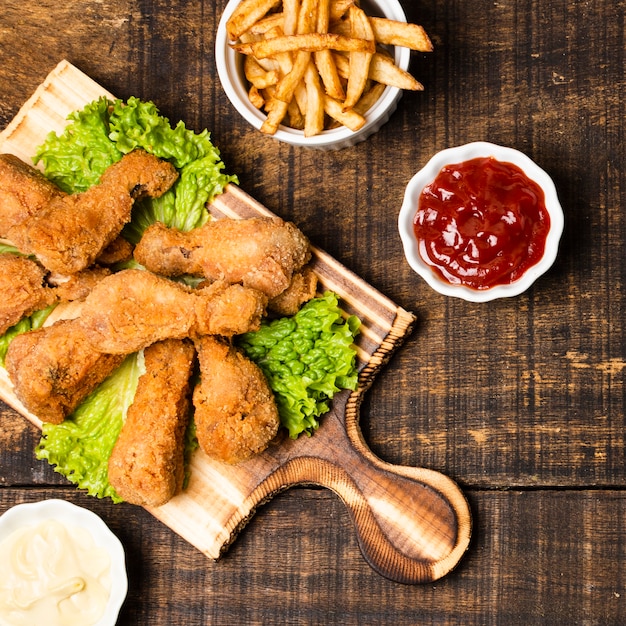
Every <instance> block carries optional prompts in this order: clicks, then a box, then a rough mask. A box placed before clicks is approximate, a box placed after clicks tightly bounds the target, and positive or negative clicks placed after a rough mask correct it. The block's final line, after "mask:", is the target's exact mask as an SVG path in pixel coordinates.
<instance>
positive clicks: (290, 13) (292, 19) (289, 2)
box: [283, 0, 300, 35]
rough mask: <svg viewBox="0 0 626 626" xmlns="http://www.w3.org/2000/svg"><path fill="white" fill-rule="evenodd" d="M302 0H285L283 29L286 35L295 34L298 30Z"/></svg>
mask: <svg viewBox="0 0 626 626" xmlns="http://www.w3.org/2000/svg"><path fill="white" fill-rule="evenodd" d="M299 14H300V0H283V31H284V33H285V35H295V34H296V32H297V31H298V15H299Z"/></svg>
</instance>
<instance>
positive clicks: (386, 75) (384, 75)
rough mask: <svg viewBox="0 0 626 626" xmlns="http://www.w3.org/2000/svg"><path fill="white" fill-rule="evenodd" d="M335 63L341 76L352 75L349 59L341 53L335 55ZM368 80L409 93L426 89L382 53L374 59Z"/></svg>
mask: <svg viewBox="0 0 626 626" xmlns="http://www.w3.org/2000/svg"><path fill="white" fill-rule="evenodd" d="M333 61H334V63H335V66H336V67H337V72H338V73H339V75H340V76H341V77H343V78H347V77H348V76H349V74H350V62H349V59H348V57H346V56H345V55H343V54H340V53H333ZM368 78H369V79H370V80H373V81H376V82H377V83H382V84H383V85H389V86H390V87H398V88H399V89H405V90H407V91H409V90H410V91H422V90H423V89H424V86H423V85H422V84H421V83H420V82H419V81H417V80H416V79H415V78H413V76H412V75H411V74H409V72H405V71H404V70H403V69H402V68H400V67H398V66H397V65H396V64H395V63H394V62H393V59H392V58H390V57H389V56H388V55H386V54H382V53H380V52H377V53H376V54H375V55H374V56H373V57H372V60H371V62H370V68H369V75H368Z"/></svg>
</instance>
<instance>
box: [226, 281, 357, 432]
mask: <svg viewBox="0 0 626 626" xmlns="http://www.w3.org/2000/svg"><path fill="white" fill-rule="evenodd" d="M359 326H360V320H359V319H358V318H357V317H356V316H354V315H351V316H349V317H347V318H344V316H343V312H342V310H341V309H340V308H339V304H338V298H337V295H336V294H335V293H332V292H326V293H325V294H324V295H323V297H320V298H314V299H313V300H310V301H309V302H307V303H306V304H305V305H304V306H303V307H302V308H301V309H300V311H298V313H296V314H295V315H294V316H293V317H283V318H280V319H276V320H273V321H264V322H263V324H262V326H261V328H260V330H258V331H255V332H250V333H246V334H244V335H241V336H240V337H239V338H238V340H237V343H238V345H239V346H240V347H241V348H242V349H243V351H244V352H245V354H246V355H247V356H248V357H249V358H251V359H252V360H253V361H254V362H255V363H256V364H257V365H258V366H259V367H260V368H261V370H262V371H263V373H264V374H265V376H266V378H267V380H268V382H269V384H270V387H271V388H272V390H273V391H274V395H275V397H276V404H277V407H278V413H279V415H280V420H281V424H282V425H283V426H284V427H285V428H287V430H288V431H289V436H290V437H291V438H292V439H297V438H298V436H299V435H300V434H302V433H305V434H307V435H311V434H312V433H313V432H314V431H315V430H317V428H318V427H319V419H318V418H319V417H320V416H321V415H323V414H324V413H326V412H327V411H328V410H329V409H330V404H329V403H330V400H331V399H332V398H333V396H334V395H335V394H336V393H337V392H338V391H340V390H341V389H352V390H354V389H356V388H357V384H358V372H357V368H356V351H355V349H354V345H353V344H354V341H355V338H356V336H357V334H358V331H359Z"/></svg>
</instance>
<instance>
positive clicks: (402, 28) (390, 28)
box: [370, 17, 433, 52]
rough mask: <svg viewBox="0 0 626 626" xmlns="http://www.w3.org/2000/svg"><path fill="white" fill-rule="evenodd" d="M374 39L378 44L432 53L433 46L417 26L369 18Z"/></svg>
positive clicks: (423, 31)
mask: <svg viewBox="0 0 626 626" xmlns="http://www.w3.org/2000/svg"><path fill="white" fill-rule="evenodd" d="M370 21H371V23H372V29H373V31H374V37H375V38H376V41H377V42H378V43H382V44H387V45H389V46H401V47H403V48H409V49H411V50H416V51H418V52H432V51H433V44H432V41H431V40H430V38H429V37H428V35H427V34H426V31H425V30H424V28H423V27H422V26H419V25H418V24H407V23H406V22H397V21H395V20H389V19H385V18H381V17H371V18H370Z"/></svg>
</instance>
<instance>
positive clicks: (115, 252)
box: [96, 235, 134, 265]
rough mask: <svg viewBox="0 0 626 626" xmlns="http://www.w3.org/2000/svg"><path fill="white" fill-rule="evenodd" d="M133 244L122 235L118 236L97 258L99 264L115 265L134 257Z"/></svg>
mask: <svg viewBox="0 0 626 626" xmlns="http://www.w3.org/2000/svg"><path fill="white" fill-rule="evenodd" d="M133 249H134V247H133V244H132V243H130V241H128V240H127V239H124V237H122V236H121V235H120V236H119V237H116V238H115V239H114V240H113V241H112V242H111V243H110V244H109V245H108V246H107V247H106V248H105V249H104V250H103V251H102V252H101V253H100V254H99V255H98V258H97V259H96V263H97V264H98V265H115V264H116V263H121V262H123V261H130V260H131V259H132V258H133Z"/></svg>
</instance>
